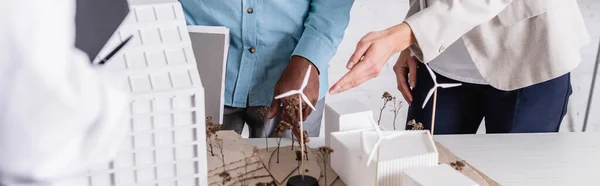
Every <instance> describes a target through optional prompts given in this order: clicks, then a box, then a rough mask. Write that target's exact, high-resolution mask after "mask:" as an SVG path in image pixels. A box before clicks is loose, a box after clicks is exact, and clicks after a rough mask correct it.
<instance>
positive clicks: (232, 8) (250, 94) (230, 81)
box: [180, 0, 354, 107]
mask: <svg viewBox="0 0 600 186" xmlns="http://www.w3.org/2000/svg"><path fill="white" fill-rule="evenodd" d="M180 2H181V4H182V5H183V10H184V12H185V16H186V20H187V23H188V25H205V26H225V27H227V28H229V31H230V37H231V38H230V48H229V57H228V59H227V73H226V75H225V84H226V86H225V105H227V106H233V107H246V106H265V105H270V104H271V100H272V99H273V90H274V88H275V83H277V80H279V76H280V75H281V73H282V72H283V69H285V67H286V66H287V64H288V63H289V61H290V58H291V56H293V55H299V56H302V57H304V58H306V59H308V60H310V61H311V62H312V63H313V64H314V65H315V66H316V67H317V69H318V70H319V72H320V74H319V84H320V87H319V99H320V98H323V97H324V96H325V94H326V93H327V89H328V87H329V86H328V82H327V77H328V76H327V74H328V72H327V71H328V64H329V60H331V58H332V57H333V55H334V54H335V52H336V51H337V47H338V45H339V43H340V42H341V40H342V38H343V36H344V31H345V30H346V27H347V26H348V21H349V18H350V15H349V14H350V8H351V7H352V4H353V2H354V0H180ZM298 70H305V69H298ZM298 78H302V77H298Z"/></svg>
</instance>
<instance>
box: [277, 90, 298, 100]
mask: <svg viewBox="0 0 600 186" xmlns="http://www.w3.org/2000/svg"><path fill="white" fill-rule="evenodd" d="M298 93H299V91H298V90H290V91H288V92H286V93H283V94H280V95H278V96H275V99H281V98H285V97H289V96H291V95H294V94H298Z"/></svg>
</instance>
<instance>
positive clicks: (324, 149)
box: [319, 146, 333, 185]
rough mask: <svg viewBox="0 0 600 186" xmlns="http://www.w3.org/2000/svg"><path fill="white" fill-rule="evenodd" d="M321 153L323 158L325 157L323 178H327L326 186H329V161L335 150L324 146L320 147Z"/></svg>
mask: <svg viewBox="0 0 600 186" xmlns="http://www.w3.org/2000/svg"><path fill="white" fill-rule="evenodd" d="M319 152H320V153H321V156H323V176H324V177H325V185H327V184H328V182H327V161H328V160H329V158H330V157H331V156H330V155H331V153H333V149H331V148H329V147H327V146H322V147H319Z"/></svg>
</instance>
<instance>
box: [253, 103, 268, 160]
mask: <svg viewBox="0 0 600 186" xmlns="http://www.w3.org/2000/svg"><path fill="white" fill-rule="evenodd" d="M256 112H258V115H260V119H261V120H262V122H263V126H266V122H267V116H269V113H270V112H271V107H268V106H265V107H262V108H259V109H257V110H256ZM263 134H264V135H265V145H266V147H267V148H266V149H267V152H269V139H268V138H269V136H267V130H266V129H263Z"/></svg>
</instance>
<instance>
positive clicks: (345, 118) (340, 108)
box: [325, 101, 373, 147]
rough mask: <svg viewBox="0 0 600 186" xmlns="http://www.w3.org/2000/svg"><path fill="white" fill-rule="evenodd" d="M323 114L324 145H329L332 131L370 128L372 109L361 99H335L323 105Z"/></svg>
mask: <svg viewBox="0 0 600 186" xmlns="http://www.w3.org/2000/svg"><path fill="white" fill-rule="evenodd" d="M325 115H326V116H327V117H325V123H326V125H325V146H328V147H330V146H331V145H330V141H331V135H330V134H331V133H332V132H338V131H348V130H354V129H366V128H370V127H371V125H370V124H369V123H370V119H369V118H370V116H373V111H372V110H370V109H368V106H367V105H366V104H364V103H363V102H361V101H337V102H328V103H327V104H326V105H325Z"/></svg>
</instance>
